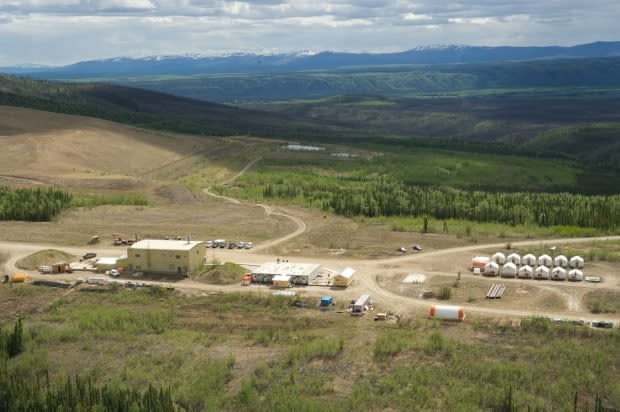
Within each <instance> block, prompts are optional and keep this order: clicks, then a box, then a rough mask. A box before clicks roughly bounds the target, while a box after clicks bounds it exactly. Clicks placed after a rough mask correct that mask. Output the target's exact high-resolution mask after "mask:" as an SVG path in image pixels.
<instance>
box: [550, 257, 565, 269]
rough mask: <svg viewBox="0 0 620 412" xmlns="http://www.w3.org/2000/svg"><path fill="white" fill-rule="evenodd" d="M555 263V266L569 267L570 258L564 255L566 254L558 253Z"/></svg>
mask: <svg viewBox="0 0 620 412" xmlns="http://www.w3.org/2000/svg"><path fill="white" fill-rule="evenodd" d="M553 265H554V266H559V267H561V268H567V267H568V259H566V256H564V255H557V256H556V257H555V259H553Z"/></svg>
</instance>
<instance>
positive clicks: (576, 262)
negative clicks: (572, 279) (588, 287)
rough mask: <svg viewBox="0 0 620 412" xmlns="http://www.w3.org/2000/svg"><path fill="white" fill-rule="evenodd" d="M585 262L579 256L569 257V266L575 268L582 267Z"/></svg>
mask: <svg viewBox="0 0 620 412" xmlns="http://www.w3.org/2000/svg"><path fill="white" fill-rule="evenodd" d="M584 264H585V262H584V260H583V258H582V257H581V256H573V257H572V258H570V267H572V268H575V269H583V266H584Z"/></svg>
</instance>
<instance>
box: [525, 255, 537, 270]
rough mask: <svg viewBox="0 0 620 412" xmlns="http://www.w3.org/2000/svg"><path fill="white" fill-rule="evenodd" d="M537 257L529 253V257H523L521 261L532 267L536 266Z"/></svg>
mask: <svg viewBox="0 0 620 412" xmlns="http://www.w3.org/2000/svg"><path fill="white" fill-rule="evenodd" d="M536 262H537V260H536V256H534V255H532V254H531V253H528V254H527V255H525V256H523V259H521V263H523V264H524V265H529V266H531V267H534V266H536Z"/></svg>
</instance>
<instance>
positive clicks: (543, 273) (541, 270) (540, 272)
mask: <svg viewBox="0 0 620 412" xmlns="http://www.w3.org/2000/svg"><path fill="white" fill-rule="evenodd" d="M550 259H551V258H550ZM534 279H536V280H543V279H549V268H548V267H547V266H545V265H540V266H538V267H537V268H536V269H534Z"/></svg>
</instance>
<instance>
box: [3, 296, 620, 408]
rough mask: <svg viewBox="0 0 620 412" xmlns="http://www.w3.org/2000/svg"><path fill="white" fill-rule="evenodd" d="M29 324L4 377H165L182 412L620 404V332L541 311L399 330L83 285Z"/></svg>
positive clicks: (264, 301) (272, 301) (116, 381)
mask: <svg viewBox="0 0 620 412" xmlns="http://www.w3.org/2000/svg"><path fill="white" fill-rule="evenodd" d="M1 292H2V291H0V293H1ZM35 297H36V295H33V296H31V297H28V296H26V297H25V299H29V298H35ZM24 325H25V333H24V339H25V351H24V353H22V354H21V355H19V356H17V357H15V358H13V359H11V360H9V361H8V362H7V368H8V370H9V372H10V373H12V374H14V375H18V376H21V377H23V378H25V379H30V380H32V381H36V378H37V376H39V377H41V376H46V374H48V373H49V376H50V379H51V382H52V383H59V384H60V383H62V382H65V381H66V376H73V375H74V374H75V373H79V374H80V375H82V376H92V377H93V378H94V379H95V380H97V381H98V382H107V383H109V384H110V385H113V386H119V387H127V388H136V389H139V390H144V389H145V388H146V387H147V386H148V385H149V384H152V385H155V386H156V387H163V388H167V387H170V388H172V392H173V398H174V401H175V403H176V404H177V406H179V407H181V408H183V409H185V410H223V411H228V410H230V411H232V410H234V411H250V410H251V411H268V410H269V411H271V410H291V411H298V410H299V411H323V410H327V411H330V410H383V409H391V410H491V409H494V408H497V407H498V405H500V404H501V402H502V401H503V400H504V397H505V393H506V391H507V390H508V388H512V397H513V399H514V401H515V404H516V405H517V406H518V407H519V408H526V407H527V406H530V407H531V408H533V409H539V410H550V409H557V410H568V409H570V410H572V405H573V401H574V397H575V393H577V394H578V406H579V408H578V410H585V409H586V406H587V407H589V409H592V405H593V402H594V398H595V396H596V394H599V395H601V396H602V397H603V398H604V400H605V402H606V405H607V406H609V407H611V408H614V407H616V408H617V407H618V406H619V405H620V391H618V388H617V385H615V379H614V377H615V375H616V372H615V371H616V370H617V368H618V367H620V365H619V364H618V359H620V352H619V351H620V334H619V333H618V330H614V331H606V332H600V331H595V330H592V329H587V328H582V327H579V326H577V325H559V324H553V323H551V322H548V321H546V320H541V319H532V320H526V321H524V322H523V323H522V325H521V326H516V325H512V324H508V325H507V324H496V323H489V322H486V321H483V320H480V319H473V321H472V323H471V324H469V323H462V324H459V325H454V324H448V323H446V324H443V323H441V322H437V321H432V320H427V319H425V318H413V317H412V318H408V319H407V321H405V322H403V323H401V324H400V326H395V325H390V324H387V323H377V322H373V321H372V320H371V319H370V318H361V319H351V318H350V317H348V316H345V315H342V314H338V313H335V312H330V313H322V312H319V311H317V310H316V309H315V308H308V309H299V308H293V307H291V300H290V299H286V298H284V299H283V298H276V297H273V296H266V297H261V296H258V295H254V294H250V293H234V294H216V295H211V296H207V297H200V298H186V297H181V296H175V295H174V294H169V293H165V294H160V293H152V292H151V291H149V290H134V291H129V290H114V289H112V290H110V291H109V292H107V293H86V292H81V291H79V290H78V291H76V292H74V293H72V294H70V295H67V296H64V297H62V298H60V299H58V300H57V301H56V303H55V304H53V305H51V306H49V307H47V308H43V309H42V310H40V311H38V312H33V313H30V314H29V315H27V316H26V317H25V319H24ZM2 326H3V327H6V326H7V325H2ZM261 334H263V337H261ZM550 381H554V382H558V385H557V386H556V385H552V386H551V387H550V386H549V385H548V384H547V383H548V382H550ZM438 393H440V394H441V396H437V394H438Z"/></svg>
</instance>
